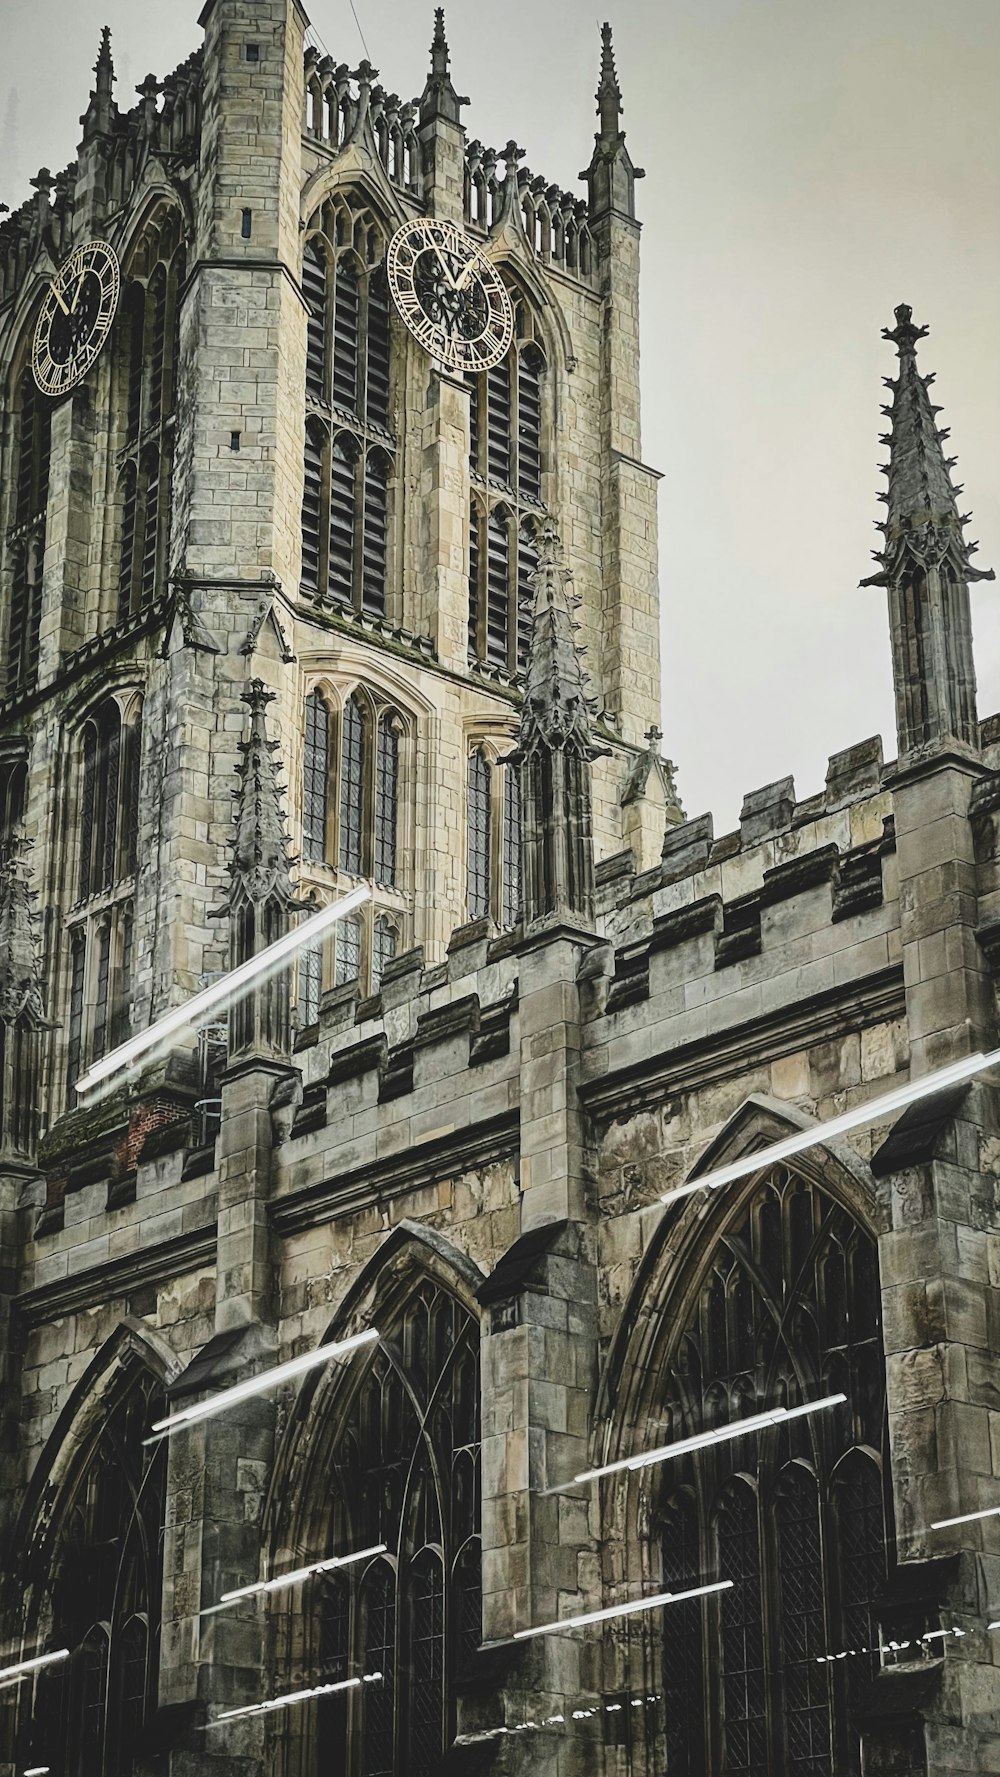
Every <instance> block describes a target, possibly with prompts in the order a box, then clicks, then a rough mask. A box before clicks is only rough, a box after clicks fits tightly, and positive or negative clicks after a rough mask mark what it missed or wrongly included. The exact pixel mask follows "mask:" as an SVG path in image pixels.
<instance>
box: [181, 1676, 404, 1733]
mask: <svg viewBox="0 0 1000 1777" xmlns="http://www.w3.org/2000/svg"><path fill="white" fill-rule="evenodd" d="M381 1678H382V1674H381V1672H366V1673H365V1674H364V1677H363V1678H342V1679H340V1680H339V1682H338V1683H337V1684H314V1685H312V1686H311V1687H310V1689H309V1690H307V1691H288V1692H286V1694H285V1696H283V1697H268V1699H267V1701H266V1702H264V1703H248V1704H246V1705H245V1707H244V1708H242V1709H224V1710H223V1712H222V1714H221V1715H217V1716H216V1717H215V1720H214V1721H210V1722H209V1723H208V1724H207V1725H208V1727H210V1728H214V1727H217V1726H218V1724H219V1722H222V1721H237V1720H239V1718H240V1717H241V1716H246V1715H267V1714H268V1713H269V1712H270V1711H271V1710H272V1709H290V1708H291V1706H292V1704H293V1703H305V1702H307V1701H308V1699H309V1698H310V1697H332V1696H333V1695H334V1693H335V1692H337V1691H356V1690H358V1689H359V1688H360V1686H361V1685H363V1684H377V1683H379V1682H380V1680H381Z"/></svg>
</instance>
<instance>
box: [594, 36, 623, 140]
mask: <svg viewBox="0 0 1000 1777" xmlns="http://www.w3.org/2000/svg"><path fill="white" fill-rule="evenodd" d="M595 97H596V99H597V114H598V116H599V118H600V120H601V128H600V131H599V139H600V140H603V141H605V142H616V141H617V139H618V135H619V132H620V130H621V115H622V89H621V87H620V86H619V84H618V70H617V69H616V67H615V50H614V44H613V43H612V41H611V26H610V25H609V24H608V23H607V21H605V23H604V24H603V25H602V26H601V78H600V81H599V82H598V86H597V92H596V94H595Z"/></svg>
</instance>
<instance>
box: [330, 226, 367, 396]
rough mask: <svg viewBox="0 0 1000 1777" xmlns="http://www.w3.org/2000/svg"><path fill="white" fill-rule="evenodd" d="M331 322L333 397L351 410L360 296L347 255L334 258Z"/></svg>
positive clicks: (356, 378)
mask: <svg viewBox="0 0 1000 1777" xmlns="http://www.w3.org/2000/svg"><path fill="white" fill-rule="evenodd" d="M335 290H336V298H335V308H334V324H333V400H334V405H335V406H337V407H344V408H347V409H348V410H350V411H353V410H354V409H355V408H356V406H357V400H358V349H359V334H360V323H361V315H360V308H361V305H360V298H359V293H358V276H357V272H356V271H355V269H354V266H353V264H352V263H351V261H350V260H349V259H343V258H341V259H338V261H337V273H336V278H335Z"/></svg>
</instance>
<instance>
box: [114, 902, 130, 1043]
mask: <svg viewBox="0 0 1000 1777" xmlns="http://www.w3.org/2000/svg"><path fill="white" fill-rule="evenodd" d="M121 922H122V966H121V973H120V976H119V983H118V993H117V995H116V1005H115V1019H114V1029H113V1031H112V1038H111V1040H112V1042H114V1043H124V1041H125V1039H126V1037H127V1036H128V1034H129V1021H130V1015H131V1006H132V947H133V944H134V941H135V913H134V909H133V907H132V903H131V901H126V903H125V906H124V907H123V908H122V915H121Z"/></svg>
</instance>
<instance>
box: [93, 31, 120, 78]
mask: <svg viewBox="0 0 1000 1777" xmlns="http://www.w3.org/2000/svg"><path fill="white" fill-rule="evenodd" d="M94 73H95V74H96V75H97V91H98V92H99V93H110V91H111V87H112V85H113V82H114V78H115V64H114V62H113V60H112V57H111V26H110V25H104V26H102V28H101V46H100V48H99V50H98V52H97V60H96V62H95V63H94Z"/></svg>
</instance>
